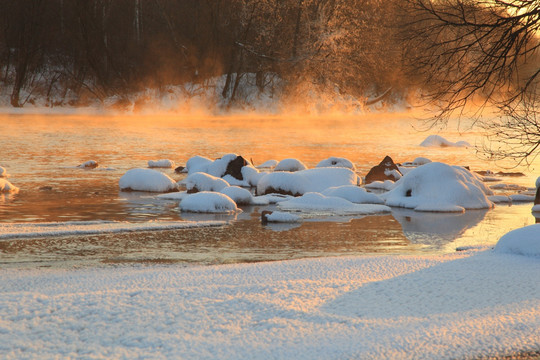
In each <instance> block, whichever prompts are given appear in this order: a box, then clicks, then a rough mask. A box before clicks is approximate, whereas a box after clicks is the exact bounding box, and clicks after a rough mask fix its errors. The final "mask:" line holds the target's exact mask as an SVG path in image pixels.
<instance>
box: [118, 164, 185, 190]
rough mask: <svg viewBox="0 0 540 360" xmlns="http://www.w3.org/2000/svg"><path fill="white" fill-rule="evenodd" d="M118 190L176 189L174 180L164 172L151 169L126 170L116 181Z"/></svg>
mask: <svg viewBox="0 0 540 360" xmlns="http://www.w3.org/2000/svg"><path fill="white" fill-rule="evenodd" d="M118 185H119V186H120V190H125V191H130V190H131V191H149V192H168V191H176V190H177V189H178V186H177V184H176V182H175V181H174V180H173V179H171V178H170V177H169V176H167V175H166V174H164V173H162V172H160V171H157V170H152V169H131V170H128V171H127V172H126V173H125V174H124V175H123V176H122V177H121V178H120V181H119V182H118Z"/></svg>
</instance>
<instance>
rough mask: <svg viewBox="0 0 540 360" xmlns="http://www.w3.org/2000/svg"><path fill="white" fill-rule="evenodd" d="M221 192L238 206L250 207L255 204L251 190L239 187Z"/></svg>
mask: <svg viewBox="0 0 540 360" xmlns="http://www.w3.org/2000/svg"><path fill="white" fill-rule="evenodd" d="M219 192H220V193H222V194H225V195H227V196H228V197H230V198H231V199H233V201H234V202H235V203H236V204H237V205H249V204H251V203H253V196H252V195H251V193H250V192H249V190H246V189H243V188H241V187H238V186H228V187H225V188H223V189H221V190H220V191H219Z"/></svg>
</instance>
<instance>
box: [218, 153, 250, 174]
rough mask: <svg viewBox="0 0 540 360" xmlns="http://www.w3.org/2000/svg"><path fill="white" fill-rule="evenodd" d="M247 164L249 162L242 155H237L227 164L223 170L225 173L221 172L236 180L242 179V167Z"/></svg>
mask: <svg viewBox="0 0 540 360" xmlns="http://www.w3.org/2000/svg"><path fill="white" fill-rule="evenodd" d="M248 164H249V162H248V161H247V160H246V159H244V158H243V157H242V156H237V157H236V159H234V160H232V161H231V162H229V164H227V170H225V174H223V176H225V175H231V176H232V177H233V178H235V179H237V180H244V177H243V176H242V168H243V167H244V166H246V165H248ZM223 176H222V177H223Z"/></svg>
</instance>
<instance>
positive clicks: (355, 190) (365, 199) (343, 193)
mask: <svg viewBox="0 0 540 360" xmlns="http://www.w3.org/2000/svg"><path fill="white" fill-rule="evenodd" d="M322 194H323V195H325V196H335V197H340V198H342V199H345V200H348V201H350V202H352V203H356V204H384V201H383V200H382V199H381V198H380V197H378V196H377V195H375V194H372V193H368V192H367V191H366V190H365V189H363V188H361V187H358V186H355V185H343V186H337V187H331V188H328V189H326V190H324V191H323V192H322Z"/></svg>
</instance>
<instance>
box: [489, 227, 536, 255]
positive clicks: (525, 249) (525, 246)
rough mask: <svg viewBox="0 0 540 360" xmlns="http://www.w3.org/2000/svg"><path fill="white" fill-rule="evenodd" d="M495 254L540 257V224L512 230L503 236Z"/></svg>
mask: <svg viewBox="0 0 540 360" xmlns="http://www.w3.org/2000/svg"><path fill="white" fill-rule="evenodd" d="M495 252H498V253H505V254H516V255H526V256H535V257H540V224H534V225H529V226H525V227H523V228H519V229H516V230H512V231H510V232H509V233H507V234H506V235H503V236H502V237H501V238H500V239H499V241H498V242H497V245H495Z"/></svg>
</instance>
